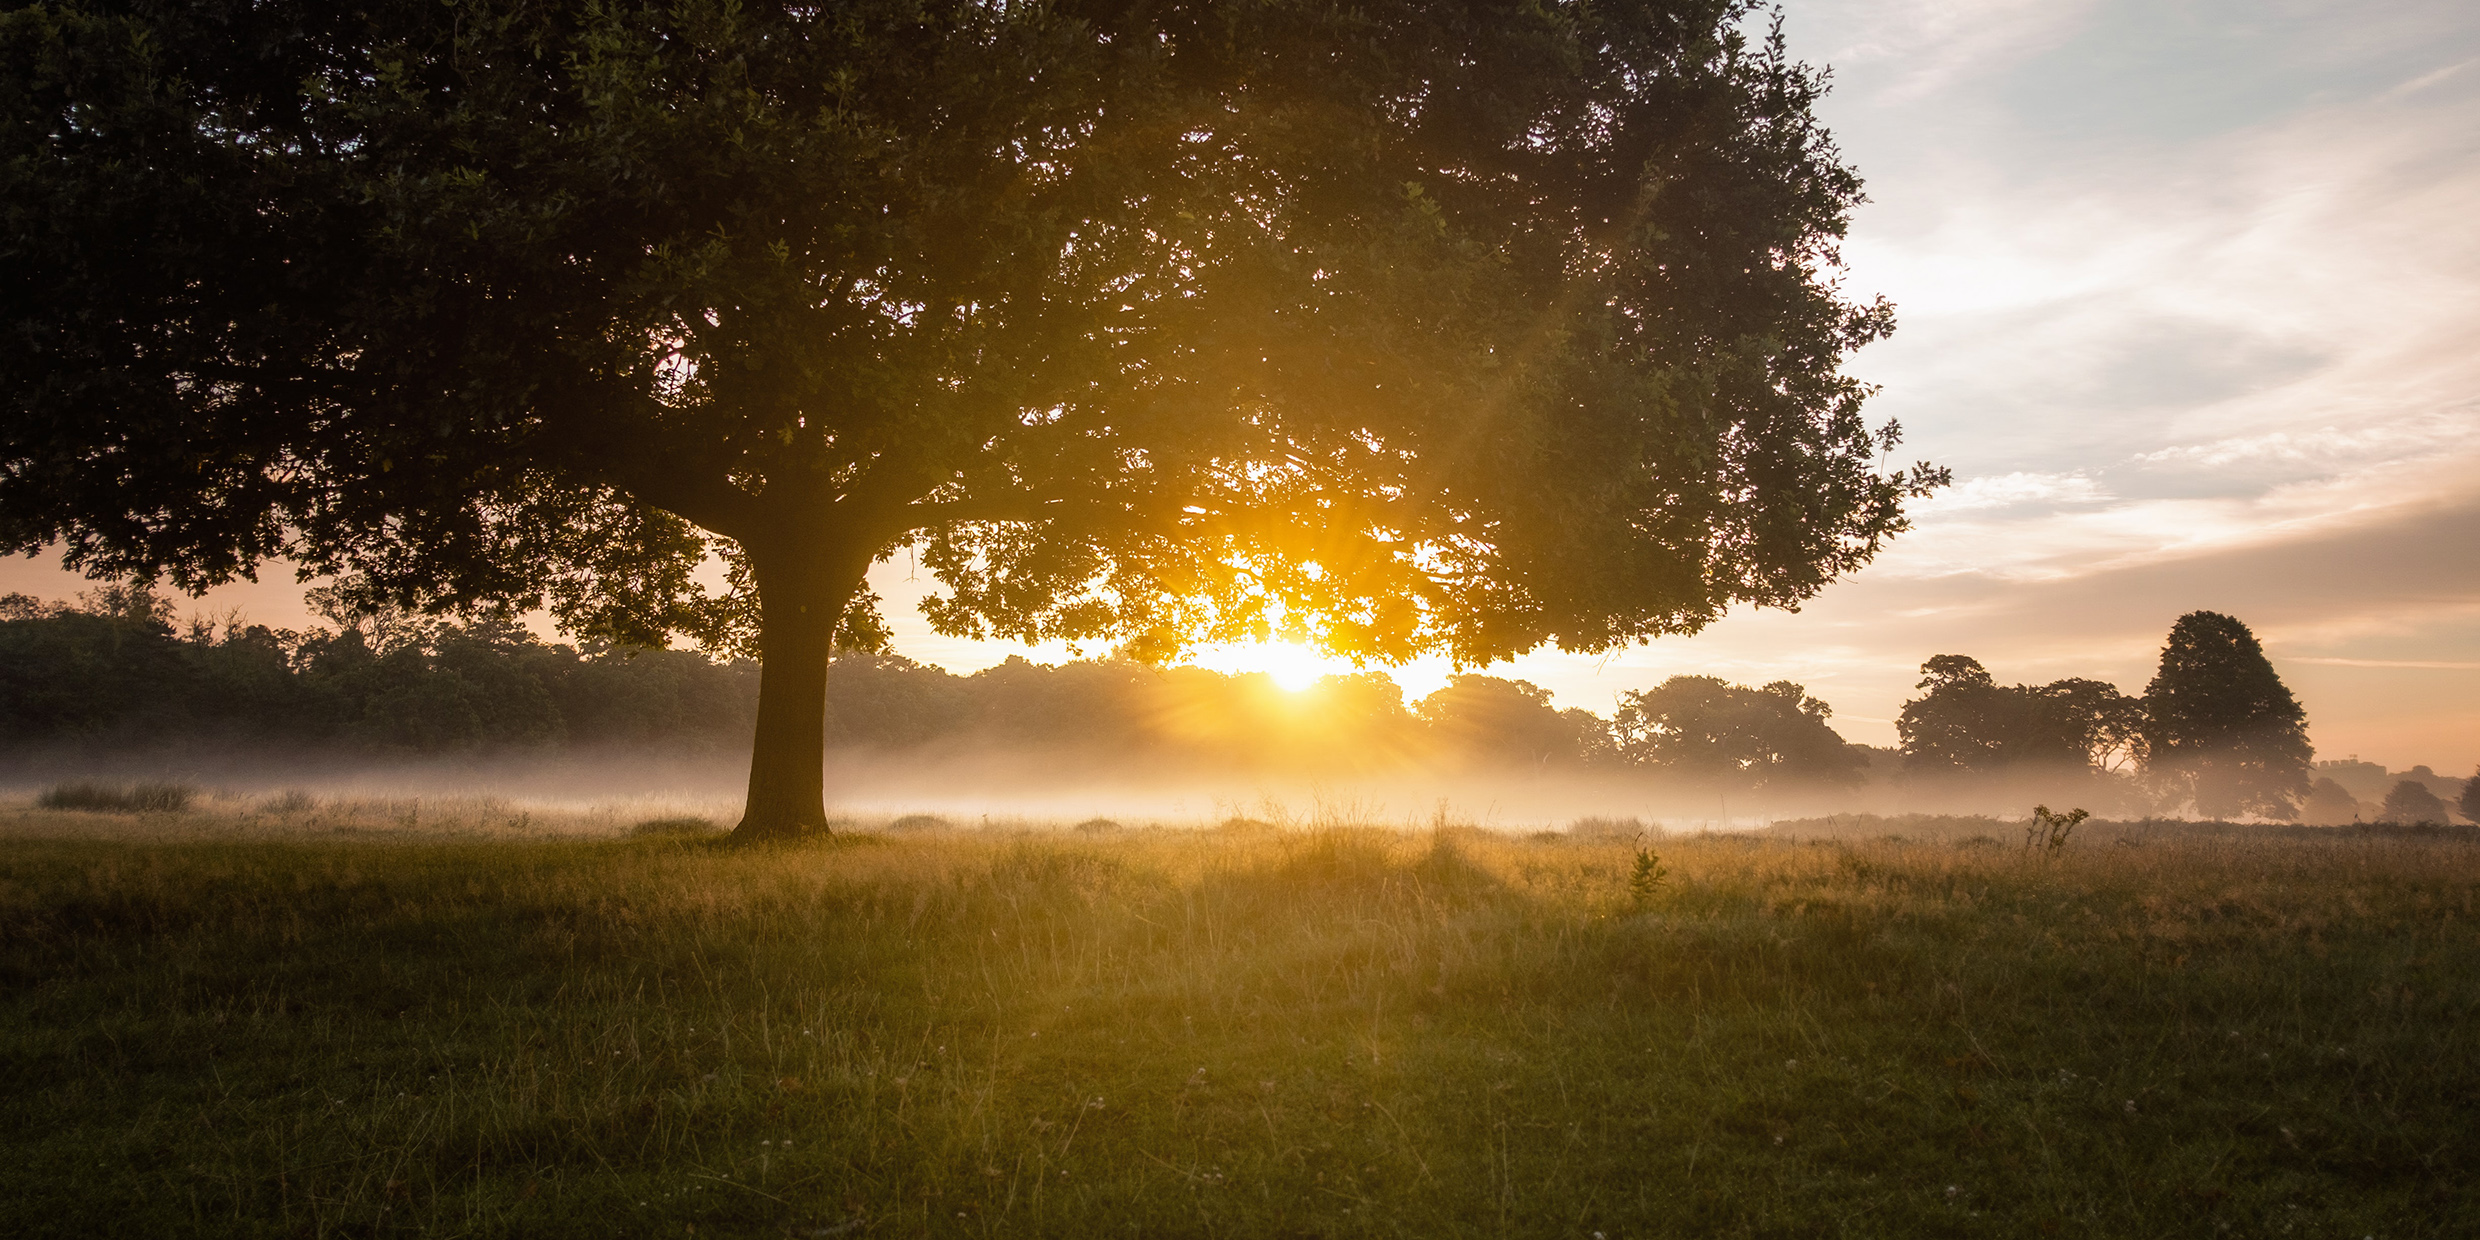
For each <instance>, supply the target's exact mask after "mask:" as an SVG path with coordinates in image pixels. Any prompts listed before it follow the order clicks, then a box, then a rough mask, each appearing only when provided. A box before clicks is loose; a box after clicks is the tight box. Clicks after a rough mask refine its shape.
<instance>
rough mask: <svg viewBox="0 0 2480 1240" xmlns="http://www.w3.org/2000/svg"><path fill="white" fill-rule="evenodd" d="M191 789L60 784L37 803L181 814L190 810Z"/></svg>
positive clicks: (48, 806)
mask: <svg viewBox="0 0 2480 1240" xmlns="http://www.w3.org/2000/svg"><path fill="white" fill-rule="evenodd" d="M192 795H193V794H192V792H191V790H190V789H189V788H188V787H187V786H186V785H182V784H167V783H144V784H133V785H130V786H127V787H123V786H120V785H117V784H97V783H75V784H56V785H54V786H52V787H50V788H47V789H45V790H44V792H43V795H42V796H41V797H39V798H37V799H36V802H35V803H36V804H38V805H41V806H42V807H43V808H45V809H82V810H90V811H94V812H98V813H106V814H142V813H164V814H170V813H178V812H180V811H182V810H185V809H188V808H189V802H190V797H191V796H192Z"/></svg>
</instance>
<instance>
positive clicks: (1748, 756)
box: [1611, 676, 1868, 785]
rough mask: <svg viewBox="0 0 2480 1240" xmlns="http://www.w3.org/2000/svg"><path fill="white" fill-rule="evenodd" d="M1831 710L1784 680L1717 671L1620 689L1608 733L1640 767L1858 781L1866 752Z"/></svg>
mask: <svg viewBox="0 0 2480 1240" xmlns="http://www.w3.org/2000/svg"><path fill="white" fill-rule="evenodd" d="M1833 714H1834V709H1833V708H1832V707H1830V706H1828V705H1826V704H1825V703H1824V702H1821V701H1819V700H1817V699H1816V698H1813V697H1810V696H1809V695H1808V691H1807V690H1806V689H1805V688H1803V687H1801V686H1799V685H1796V684H1793V683H1791V682H1790V681H1787V680H1778V681H1775V682H1774V683H1772V684H1769V685H1767V686H1765V687H1764V688H1762V689H1751V688H1748V687H1747V686H1745V685H1735V684H1731V683H1729V682H1728V681H1725V680H1722V679H1720V678H1718V677H1713V676H1673V677H1671V678H1670V679H1669V680H1666V681H1663V682H1662V683H1661V684H1660V685H1657V686H1655V687H1654V688H1652V689H1648V690H1645V691H1642V692H1630V693H1623V694H1621V695H1620V699H1619V710H1618V714H1617V717H1616V718H1615V719H1614V720H1613V721H1612V725H1611V730H1612V732H1613V734H1614V735H1615V736H1616V737H1617V742H1618V751H1619V755H1620V757H1621V758H1622V759H1624V760H1625V761H1627V762H1629V763H1632V764H1634V765H1638V766H1645V767H1651V768H1654V769H1657V770H1665V771H1671V772H1675V773H1678V774H1682V775H1691V776H1696V777H1700V778H1706V779H1719V780H1740V781H1745V782H1748V783H1751V784H1758V785H1765V784H1779V783H1788V782H1799V781H1815V782H1823V783H1846V784H1847V783H1857V782H1859V781H1860V780H1861V779H1862V778H1863V777H1864V776H1865V773H1866V771H1867V767H1868V756H1867V754H1866V753H1864V752H1862V751H1861V750H1859V749H1858V748H1857V747H1855V746H1852V745H1850V744H1847V743H1845V741H1844V740H1843V738H1842V737H1841V736H1838V735H1836V734H1835V731H1834V729H1833V728H1831V727H1829V726H1827V724H1826V720H1827V719H1829V718H1831V717H1832V716H1833Z"/></svg>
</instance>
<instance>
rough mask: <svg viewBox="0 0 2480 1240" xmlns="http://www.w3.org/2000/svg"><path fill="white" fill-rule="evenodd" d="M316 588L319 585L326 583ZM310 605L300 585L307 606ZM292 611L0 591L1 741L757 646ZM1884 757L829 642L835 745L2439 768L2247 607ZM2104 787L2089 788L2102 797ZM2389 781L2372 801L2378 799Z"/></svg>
mask: <svg viewBox="0 0 2480 1240" xmlns="http://www.w3.org/2000/svg"><path fill="white" fill-rule="evenodd" d="M336 597H337V596H333V595H330V596H327V599H328V601H331V602H333V601H335V599H336ZM315 601H318V600H316V599H314V602H315ZM331 610H332V612H333V614H331V616H330V619H331V622H332V623H333V624H334V626H335V627H333V628H314V629H311V630H309V631H307V632H296V631H291V630H283V629H271V628H268V627H266V626H263V625H245V624H241V623H239V622H237V621H230V622H222V623H218V622H213V621H209V620H205V619H195V620H191V621H189V622H187V623H186V624H176V623H175V622H174V610H173V607H172V604H171V603H170V602H169V601H167V600H164V599H162V598H159V597H157V596H155V595H154V594H153V593H151V592H150V591H148V590H147V589H145V588H143V587H106V588H103V589H99V590H95V591H91V592H89V593H88V594H86V595H84V596H83V597H82V599H81V601H80V602H79V603H77V604H61V603H48V602H43V601H40V600H36V599H33V598H29V597H27V596H25V595H9V596H7V597H6V598H0V744H5V745H7V746H9V747H12V748H18V749H27V748H33V747H61V746H72V747H74V746H87V747H107V746H139V745H162V744H179V745H201V744H204V745H236V746H237V745H252V744H282V745H287V746H296V747H304V748H321V749H329V750H350V751H362V752H371V753H442V752H458V751H473V750H483V749H508V748H528V747H557V746H584V745H609V744H619V745H649V744H660V745H668V746H685V747H691V748H707V749H718V750H729V749H736V748H738V747H740V746H743V745H745V744H746V743H747V742H748V738H749V735H750V730H751V726H752V723H753V721H754V718H755V715H756V710H757V692H758V675H759V672H758V667H757V665H756V664H755V663H753V662H750V661H747V660H733V661H716V660H712V659H709V658H707V657H705V656H703V655H700V654H697V653H694V652H690V651H677V650H639V649H626V648H614V647H604V646H594V645H587V646H583V647H580V646H571V645H565V644H556V643H552V642H546V641H544V640H543V639H541V638H540V637H537V636H536V635H535V634H533V633H532V632H531V631H529V630H527V629H526V628H525V627H524V626H522V625H521V624H518V623H516V622H515V621H514V620H512V619H508V618H490V617H484V618H479V619H470V620H466V621H463V622H457V621H449V620H440V619H434V618H427V617H417V616H408V615H403V614H376V615H374V614H370V613H368V612H366V611H355V610H352V609H350V608H343V607H338V608H334V609H331ZM1921 670H1922V673H1923V679H1922V680H1921V682H1920V688H1921V689H1922V690H1923V692H1922V693H1921V694H1920V696H1918V697H1916V698H1914V699H1912V700H1911V701H1909V702H1907V703H1905V704H1904V706H1903V710H1902V713H1901V715H1900V716H1899V718H1898V719H1897V721H1896V729H1897V732H1898V733H1899V735H1900V736H1901V738H1902V748H1901V749H1900V751H1894V750H1883V749H1873V748H1871V747H1868V746H1863V745H1854V744H1848V743H1846V742H1845V741H1844V740H1843V739H1842V737H1840V736H1838V735H1837V734H1836V733H1835V732H1834V730H1833V728H1832V727H1831V726H1830V724H1829V723H1828V720H1829V719H1830V718H1831V716H1832V713H1833V712H1832V710H1831V709H1830V708H1829V707H1828V706H1827V705H1826V704H1825V703H1824V702H1821V701H1819V700H1817V699H1816V698H1814V697H1812V696H1810V695H1809V694H1808V693H1807V691H1806V690H1805V689H1804V688H1803V687H1802V686H1800V685H1797V684H1793V683H1791V682H1788V681H1778V682H1776V683H1773V684H1769V685H1765V686H1762V687H1758V688H1751V687H1748V686H1744V685H1735V684H1731V683H1728V682H1726V681H1723V680H1720V679H1717V678H1715V677H1710V676H1674V677H1672V678H1670V679H1669V680H1666V681H1664V682H1663V683H1662V684H1660V685H1658V686H1656V687H1654V688H1652V689H1647V690H1643V691H1638V692H1630V693H1625V694H1622V695H1620V699H1619V702H1618V705H1617V709H1616V710H1614V711H1613V713H1612V714H1611V715H1610V716H1608V717H1604V716H1601V715H1597V714H1594V713H1592V712H1589V711H1584V710H1575V709H1568V710H1561V709H1558V708H1556V707H1555V706H1553V705H1552V704H1551V701H1550V695H1549V694H1548V693H1547V692H1545V691H1544V690H1542V689H1540V688H1538V687H1536V686H1534V685H1532V684H1529V683H1527V682H1525V681H1521V680H1508V679H1503V678H1499V677H1493V676H1480V675H1459V676H1456V677H1454V678H1452V680H1451V681H1450V683H1449V684H1448V685H1447V686H1446V687H1445V688H1443V689H1440V690H1439V691H1437V692H1435V693H1432V694H1430V695H1428V696H1426V697H1423V698H1421V699H1419V700H1417V701H1407V700H1406V698H1405V696H1404V693H1403V691H1402V690H1401V689H1400V688H1399V687H1398V686H1397V685H1396V684H1395V682H1394V681H1393V680H1391V679H1389V678H1388V677H1386V676H1385V675H1383V674H1379V673H1367V674H1361V675H1350V676H1330V677H1328V678H1326V679H1325V680H1324V681H1323V682H1321V683H1320V684H1319V685H1318V686H1317V687H1316V688H1315V689H1313V690H1310V691H1308V692H1305V693H1287V692H1284V691H1282V690H1281V689H1279V688H1277V687H1276V686H1275V685H1274V683H1273V682H1272V680H1271V679H1269V678H1268V677H1266V676H1263V675H1226V674H1223V673H1219V672H1214V671H1208V670H1205V669H1202V668H1193V667H1173V668H1151V667H1147V666H1144V665H1142V664H1139V663H1135V662H1130V661H1125V660H1116V659H1106V660H1089V661H1081V662H1073V663H1068V664H1064V665H1059V666H1046V665H1041V664H1035V663H1030V662H1027V661H1025V660H1023V659H1019V658H1011V659H1009V660H1008V661H1007V662H1005V663H1002V664H1000V665H999V666H997V667H992V668H987V669H985V670H983V671H979V672H976V673H973V674H972V675H969V676H958V675H954V674H951V673H949V672H946V671H944V670H941V669H939V668H935V667H926V666H923V665H921V664H918V663H915V662H913V661H911V660H908V659H904V658H901V657H898V656H895V655H888V654H870V653H847V654H844V655H842V656H840V657H839V658H838V659H837V660H836V662H835V664H834V668H833V671H832V672H831V673H830V675H829V678H828V693H827V698H828V702H827V705H828V718H827V736H828V742H829V743H830V744H831V745H835V746H839V747H844V748H880V749H904V750H919V749H936V748H939V747H949V748H954V749H960V750H961V749H965V748H970V747H1000V748H1008V749H1020V750H1040V749H1076V750H1084V751H1088V752H1091V753H1097V754H1103V755H1108V756H1109V757H1111V758H1113V759H1114V760H1125V761H1131V762H1160V763H1181V764H1192V765H1211V766H1217V767H1224V768H1256V769H1282V770H1286V771H1295V772H1304V773H1335V774H1348V773H1354V772H1365V771H1377V770H1389V769H1401V768H1403V767H1406V766H1419V765H1429V766H1438V767H1447V766H1453V767H1465V768H1469V767H1497V768H1520V769H1532V770H1549V769H1574V770H1583V769H1605V770H1612V769H1638V770H1648V771H1659V772H1663V773H1666V774H1672V775H1678V776H1687V777H1692V778H1695V779H1699V780H1703V781H1707V782H1712V783H1717V784H1730V785H1735V786H1742V787H1760V788H1761V787H1766V786H1783V785H1800V786H1809V787H1814V786H1818V785H1827V786H1833V785H1853V784H1858V783H1862V782H1865V781H1870V780H1879V781H1884V780H1902V779H1921V778H1935V777H1939V776H1943V775H1953V774H1967V775H1970V774H1977V775H2003V774H2013V773H2026V772H2030V773H2038V774H2042V775H2045V776H2057V775H2062V774H2071V775H2078V776H2080V777H2083V778H2086V779H2087V780H2088V781H2089V782H2091V783H2092V784H2093V785H2094V786H2095V787H2096V789H2097V790H2098V789H2101V788H2103V787H2105V786H2106V788H2108V789H2110V790H2112V791H2111V792H2110V793H2109V795H2112V796H2115V797H2116V798H2117V800H2118V803H2120V804H2121V805H2127V806H2133V805H2138V804H2151V805H2156V806H2160V807H2163V808H2172V807H2177V806H2191V805H2192V806H2194V807H2196V808H2198V809H2199V810H2201V811H2202V812H2205V813H2207V814H2208V815H2211V816H2235V815H2239V814H2250V813H2252V814H2258V815H2262V816H2265V817H2273V818H2284V817H2290V816H2292V815H2293V814H2294V813H2296V812H2297V810H2298V809H2299V808H2301V807H2303V806H2304V807H2305V808H2307V809H2308V810H2309V812H2310V815H2311V818H2312V820H2329V821H2345V822H2347V821H2351V820H2352V819H2354V818H2362V819H2372V820H2373V819H2374V818H2377V817H2380V816H2396V817H2399V816H2403V815H2405V814H2412V815H2428V816H2432V817H2433V816H2438V815H2442V814H2444V813H2446V812H2448V807H2449V806H2451V805H2452V804H2453V803H2454V802H2456V801H2457V800H2459V799H2461V794H2462V793H2463V792H2464V791H2465V788H2464V785H2463V782H2462V781H2459V780H2452V779H2447V778H2445V777H2440V776H2436V775H2435V774H2434V773H2432V772H2429V771H2428V770H2427V769H2426V768H2420V769H2419V771H2418V772H2417V774H2416V775H2413V776H2411V777H2410V779H2409V782H2412V783H2417V784H2419V785H2420V787H2421V788H2424V789H2428V790H2430V791H2431V792H2433V793H2434V794H2435V799H2434V800H2433V801H2432V800H2423V799H2421V794H2420V793H2419V791H2418V790H2415V789H2406V788H2399V787H2395V786H2394V785H2397V784H2399V783H2400V782H2402V781H2401V780H2398V779H2396V778H2394V777H2389V776H2388V775H2387V773H2386V772H2385V770H2384V768H2383V767H2380V766H2377V765H2375V764H2373V763H2358V762H2344V763H2318V764H2311V762H2310V752H2309V749H2308V746H2307V738H2306V730H2305V729H2306V721H2305V716H2304V714H2303V713H2302V712H2301V711H2300V710H2299V708H2298V705H2297V703H2296V702H2295V701H2294V700H2293V699H2292V698H2291V696H2290V693H2289V691H2288V690H2287V689H2286V688H2284V687H2283V686H2282V685H2281V682H2280V679H2279V677H2277V676H2275V675H2274V673H2273V669H2272V667H2271V665H2270V664H2269V663H2267V662H2266V661H2265V659H2264V657H2263V655H2262V653H2261V651H2260V650H2258V649H2257V647H2256V644H2255V639H2254V637H2253V636H2252V635H2250V634H2249V633H2248V632H2247V630H2246V626H2244V625H2241V624H2239V623H2238V622H2237V621H2235V620H2232V619H2230V618H2229V617H2225V616H2217V615H2214V614H2213V613H2209V612H2198V613H2194V614H2193V615H2191V616H2188V617H2186V618H2183V619H2182V620H2181V621H2180V622H2179V628H2177V629H2174V630H2173V632H2172V635H2171V640H2170V643H2169V646H2168V648H2166V649H2165V651H2164V655H2163V670H2162V673H2161V675H2160V676H2157V677H2156V678H2155V680H2154V681H2153V683H2152V684H2151V685H2150V686H2148V688H2147V690H2146V693H2145V695H2144V696H2142V697H2136V696H2131V695H2128V694H2125V693H2122V692H2120V691H2119V690H2118V689H2117V687H2115V686H2113V685H2110V684H2107V683H2104V682H2101V681H2096V680H2086V679H2068V680H2060V681H2054V682H2052V683H2049V684H2045V685H2001V684H1999V683H1997V681H1996V680H1995V679H1994V678H1993V677H1992V676H1991V675H1990V674H1989V672H1988V671H1987V670H1986V669H1985V668H1983V667H1982V666H1981V664H1980V663H1979V662H1978V661H1976V660H1974V659H1971V658H1969V657H1966V656H1962V655H1939V656H1937V657H1935V658H1932V659H1930V660H1929V661H1928V662H1927V663H1926V664H1925V665H1923V667H1922V669H1921ZM2097 795H2098V791H2097ZM2381 799H2382V800H2381Z"/></svg>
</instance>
